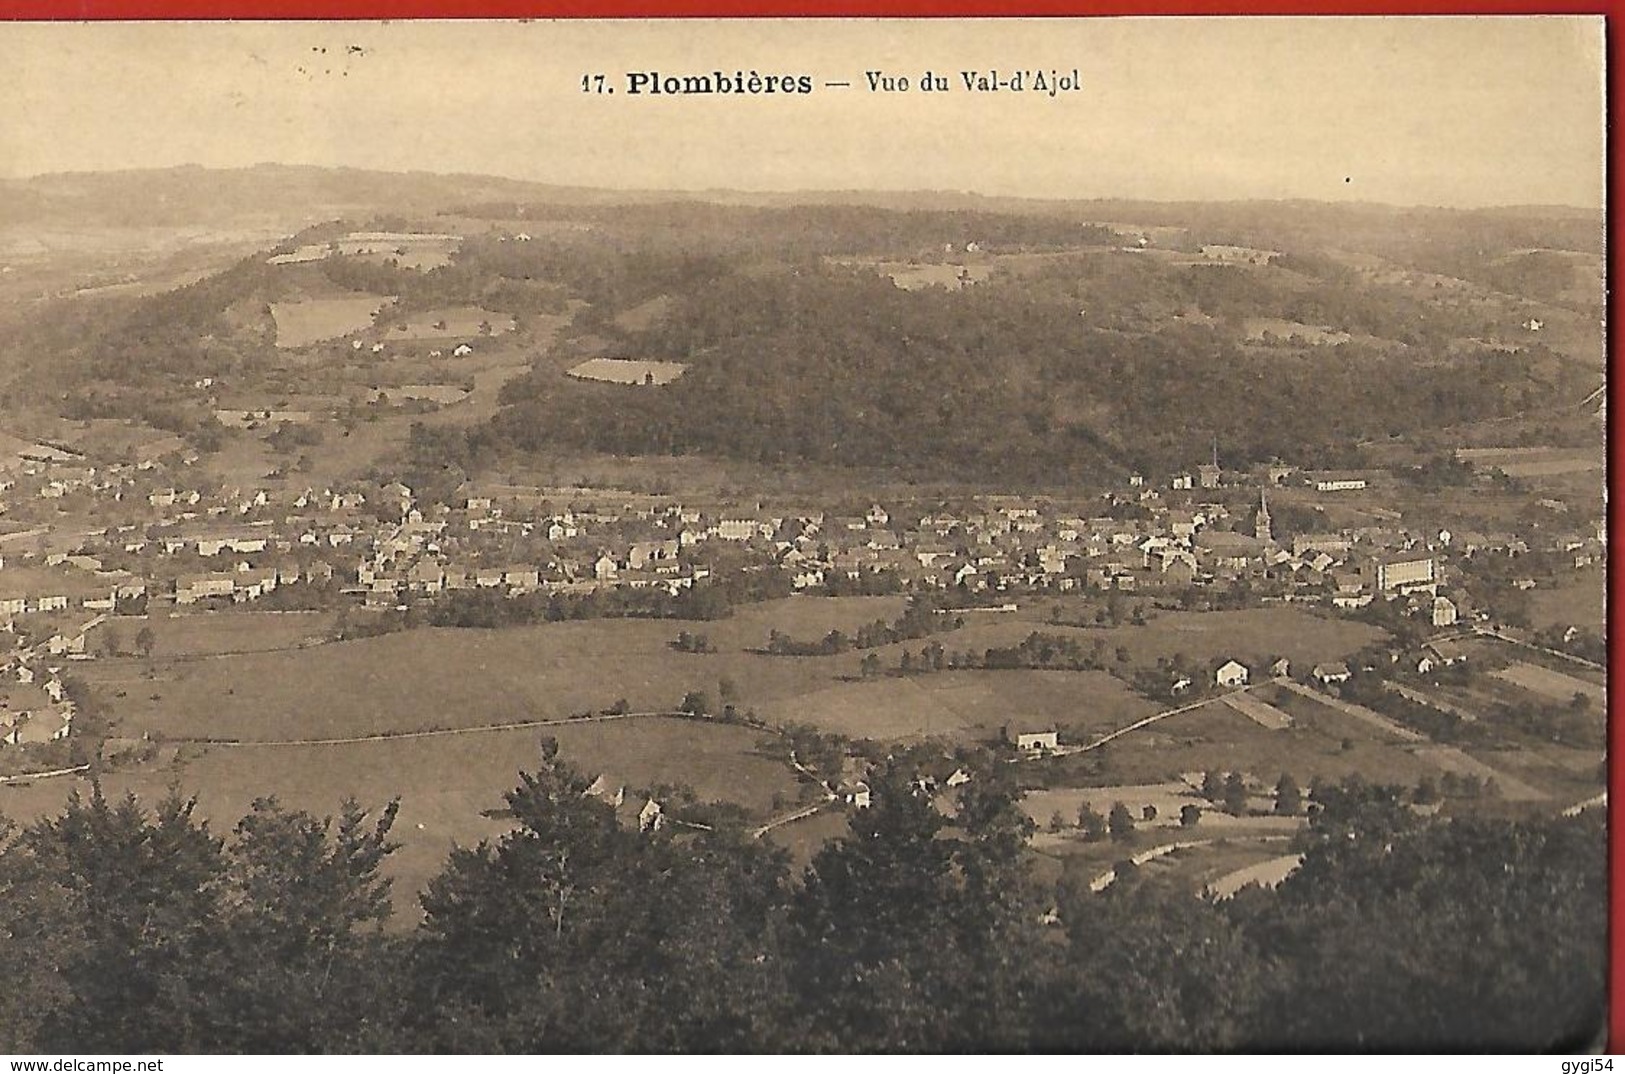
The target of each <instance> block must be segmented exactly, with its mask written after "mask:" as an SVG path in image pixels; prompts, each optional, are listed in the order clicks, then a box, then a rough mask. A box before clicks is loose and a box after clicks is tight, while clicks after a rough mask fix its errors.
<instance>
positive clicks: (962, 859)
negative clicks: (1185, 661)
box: [0, 742, 1606, 1053]
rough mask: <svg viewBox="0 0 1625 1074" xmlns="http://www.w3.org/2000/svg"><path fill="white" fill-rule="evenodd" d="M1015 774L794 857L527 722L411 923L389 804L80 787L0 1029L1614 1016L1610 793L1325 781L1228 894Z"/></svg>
mask: <svg viewBox="0 0 1625 1074" xmlns="http://www.w3.org/2000/svg"><path fill="white" fill-rule="evenodd" d="M1010 768H1011V766H1008V765H1001V764H997V763H990V764H986V765H982V766H978V767H977V769H976V773H975V778H974V779H972V780H971V781H970V782H969V783H967V784H965V785H964V786H962V787H960V788H959V789H958V791H957V798H956V800H955V808H954V809H953V810H952V811H951V812H952V813H953V817H952V819H950V818H949V817H948V816H947V815H946V814H945V812H944V811H943V810H942V809H940V808H939V807H938V801H937V797H936V796H937V794H938V793H940V792H937V791H935V790H934V789H932V788H931V786H930V785H927V784H923V783H922V781H921V780H920V779H919V778H918V772H917V770H916V769H915V768H914V767H912V766H911V765H910V764H909V763H908V762H907V760H906V759H904V758H902V757H894V758H892V759H891V760H889V761H886V762H882V763H881V764H880V765H879V766H878V767H877V768H876V769H875V770H874V771H873V772H871V774H870V778H869V783H870V785H871V787H872V789H873V804H872V805H871V806H870V807H869V808H866V809H854V810H852V811H851V812H850V814H849V824H848V830H847V832H846V833H845V835H844V837H842V838H838V839H835V840H832V841H830V842H828V843H827V844H825V845H824V846H823V848H822V849H821V850H819V851H818V852H817V853H816V854H815V855H814V856H813V858H812V859H811V862H810V864H808V865H807V866H806V867H805V868H804V869H802V870H799V871H797V870H793V869H792V868H791V867H790V866H789V864H788V859H787V857H786V855H785V854H784V853H783V852H781V851H778V850H776V849H774V848H773V847H772V845H771V844H770V843H768V842H764V841H760V840H752V839H750V838H748V837H747V836H746V835H745V834H744V833H743V832H742V831H741V830H740V829H739V828H737V827H734V826H730V825H726V824H719V825H718V826H716V827H715V828H714V829H713V830H711V831H702V830H696V829H690V828H680V827H678V828H674V827H671V826H668V828H665V829H661V830H659V831H656V832H654V833H640V832H638V831H637V830H636V826H635V825H634V826H625V825H623V824H622V823H621V822H619V821H618V820H617V818H616V814H615V810H614V808H613V807H612V806H610V805H609V804H607V803H605V802H602V801H600V800H599V799H597V798H596V797H593V796H590V795H588V794H586V793H585V792H586V790H587V788H588V785H589V783H590V780H589V779H588V777H587V776H586V775H584V774H583V773H581V772H580V771H578V770H576V769H575V768H573V767H572V766H571V765H570V764H568V763H567V762H566V761H565V760H564V759H563V758H562V757H560V755H559V753H558V750H557V747H556V745H554V744H552V743H550V742H546V743H544V744H543V748H542V751H541V753H540V755H539V757H538V758H537V759H536V761H535V762H534V764H533V765H532V766H531V769H530V770H529V771H527V772H526V773H524V774H523V775H522V776H521V777H520V779H519V782H518V784H517V785H516V786H515V787H514V788H513V789H512V790H511V791H510V792H509V793H508V794H507V795H506V809H505V810H503V811H502V812H503V815H504V816H505V817H506V818H507V819H508V820H509V821H511V824H512V828H511V830H510V831H508V832H507V833H506V834H504V835H502V836H500V837H497V838H492V839H489V840H486V841H484V842H482V843H480V844H478V845H476V846H472V847H467V848H463V849H458V850H454V851H453V852H452V853H451V854H450V856H449V857H448V858H447V860H446V862H445V864H444V867H443V868H442V870H441V872H440V873H439V875H437V876H436V877H435V878H434V879H433V880H432V881H431V882H430V883H429V884H428V885H427V887H426V889H425V890H424V891H423V892H422V893H421V898H420V903H421V908H422V918H421V921H418V922H416V923H415V924H414V923H409V922H404V921H396V920H394V919H393V918H392V914H391V902H392V900H391V891H390V881H389V880H388V879H387V878H386V875H385V873H386V870H385V866H386V863H387V861H388V858H389V855H390V853H391V851H392V850H393V849H394V840H393V839H392V832H391V829H392V825H393V822H394V820H395V816H396V808H397V807H396V805H395V804H393V803H392V804H390V805H388V806H386V807H384V808H383V809H381V810H376V811H367V810H363V809H362V808H360V807H359V806H357V805H355V804H354V803H349V804H347V805H346V806H345V808H344V809H343V811H342V812H341V813H340V814H339V815H338V816H337V817H334V818H318V817H314V816H311V815H309V814H307V813H304V812H300V811H297V810H290V809H287V808H285V807H283V806H281V805H279V804H278V803H276V802H275V801H274V800H261V801H259V802H256V803H255V805H254V807H253V809H252V811H251V812H250V813H249V814H248V815H247V816H246V817H244V818H243V819H242V821H241V822H239V823H238V824H237V825H236V826H235V827H234V828H233V829H232V830H231V831H230V832H229V833H227V834H224V835H222V834H217V833H216V832H215V831H214V829H213V828H211V827H210V826H209V825H208V824H207V823H205V822H204V821H202V820H201V819H200V818H199V816H198V815H197V811H196V808H195V806H194V804H193V803H192V802H189V801H185V800H182V799H180V798H178V797H173V796H172V797H170V798H169V799H167V800H165V801H164V802H162V803H160V804H159V805H158V806H157V807H156V808H154V809H152V810H147V809H144V808H142V807H141V806H139V805H138V804H137V803H136V802H134V801H133V800H129V799H126V800H123V801H117V800H113V799H111V798H108V797H106V796H104V795H103V794H102V793H101V791H100V790H99V789H96V790H93V791H92V792H91V793H90V794H89V795H88V796H85V797H80V796H77V795H76V796H74V797H73V798H72V799H71V800H70V801H69V802H68V804H67V805H66V806H65V807H64V809H63V810H62V811H61V812H60V813H59V814H58V815H56V816H54V817H49V818H47V819H44V820H41V821H39V822H37V823H35V824H32V825H30V826H27V827H25V828H17V827H12V826H8V827H7V829H6V831H5V833H4V843H3V847H4V849H3V852H0V935H3V936H4V938H5V942H4V943H0V970H3V972H4V973H5V977H6V980H7V982H8V987H7V988H6V989H5V990H3V991H0V1044H3V1045H4V1046H5V1048H6V1049H7V1050H8V1051H13V1052H29V1051H45V1050H53V1049H56V1050H63V1049H66V1050H72V1051H75V1052H96V1051H116V1052H178V1053H190V1052H211V1051H221V1052H230V1051H246V1052H274V1053H286V1052H317V1051H337V1052H363V1053H365V1052H431V1051H432V1052H539V1051H546V1052H602V1051H640V1052H711V1051H796V1052H803V1051H814V1052H828V1051H862V1052H945V1051H964V1050H996V1051H1025V1050H1051V1051H1096V1050H1108V1049H1109V1050H1122V1049H1132V1050H1142V1051H1186V1050H1214V1049H1220V1050H1223V1049H1257V1048H1268V1049H1272V1050H1275V1049H1288V1050H1294V1049H1314V1050H1319V1049H1324V1048H1346V1049H1355V1050H1384V1049H1405V1050H1421V1049H1433V1048H1450V1049H1458V1048H1459V1049H1484V1050H1512V1049H1516V1050H1540V1049H1552V1048H1560V1047H1579V1046H1583V1045H1584V1044H1585V1043H1587V1042H1588V1041H1589V1040H1590V1039H1591V1037H1592V1036H1593V1035H1594V1034H1595V1033H1596V1031H1597V1030H1598V1028H1599V1026H1600V1025H1601V1017H1602V1013H1603V982H1604V952H1605V943H1604V940H1605V932H1606V909H1605V906H1606V899H1605V870H1604V832H1603V823H1602V820H1601V818H1600V816H1598V815H1597V813H1596V811H1593V812H1592V813H1590V814H1582V815H1581V816H1579V817H1575V818H1566V819H1557V818H1553V819H1539V820H1527V821H1515V822H1512V821H1490V820H1473V819H1454V820H1448V821H1445V820H1438V819H1428V818H1425V817H1422V816H1420V815H1418V814H1417V812H1416V811H1414V810H1413V809H1411V808H1410V806H1409V804H1408V803H1407V802H1405V801H1404V796H1403V795H1402V794H1401V793H1400V792H1399V790H1398V789H1397V788H1391V787H1384V786H1381V785H1375V784H1367V783H1363V782H1359V781H1351V782H1348V783H1343V784H1336V785H1327V786H1321V787H1317V788H1316V789H1314V790H1312V791H1311V792H1310V798H1311V804H1310V810H1311V816H1310V817H1309V819H1308V821H1307V828H1306V829H1305V834H1304V838H1303V843H1302V846H1303V850H1304V858H1303V863H1302V865H1301V867H1300V868H1299V869H1298V870H1297V871H1296V872H1295V873H1293V874H1292V875H1291V876H1290V877H1289V878H1288V879H1287V880H1285V881H1284V882H1283V883H1282V884H1281V885H1280V886H1279V887H1278V888H1277V889H1275V890H1273V891H1264V890H1257V889H1251V890H1244V891H1243V892H1241V893H1240V894H1238V895H1237V896H1235V897H1234V898H1232V899H1229V900H1224V901H1218V900H1213V899H1206V898H1200V897H1195V896H1192V895H1191V894H1189V893H1188V892H1186V891H1183V890H1180V889H1177V888H1174V887H1171V886H1168V885H1167V884H1165V883H1163V882H1161V881H1159V880H1156V879H1154V878H1151V877H1148V876H1144V875H1140V874H1138V873H1137V872H1136V871H1135V870H1133V869H1132V868H1126V867H1125V868H1120V869H1119V870H1118V876H1117V880H1116V882H1115V883H1113V884H1111V885H1110V886H1109V887H1108V888H1106V889H1105V890H1104V891H1103V892H1100V893H1094V892H1092V891H1090V890H1089V888H1088V886H1087V884H1084V883H1076V882H1072V881H1071V880H1063V881H1062V882H1060V883H1057V882H1055V881H1054V880H1053V879H1049V880H1045V879H1042V876H1043V875H1044V874H1041V873H1039V872H1037V871H1035V870H1034V869H1033V868H1032V867H1031V865H1032V861H1033V858H1032V855H1031V852H1030V851H1029V850H1028V849H1027V836H1028V835H1029V834H1030V833H1031V831H1032V827H1033V826H1032V822H1031V821H1030V820H1029V819H1028V818H1027V817H1026V815H1025V814H1024V813H1023V812H1022V811H1021V810H1020V808H1019V806H1018V798H1017V794H1016V791H1015V789H1014V787H1013V785H1012V784H1011V782H1010V778H1011V777H1010V776H1009V771H1010ZM1277 793H1278V794H1280V793H1281V789H1280V788H1278V791H1277ZM723 816H725V814H719V818H720V817H723ZM1127 820H1128V821H1129V823H1130V824H1131V823H1132V818H1127ZM1124 821H1125V818H1119V820H1118V825H1119V827H1120V828H1121V827H1122V826H1123V825H1124Z"/></svg>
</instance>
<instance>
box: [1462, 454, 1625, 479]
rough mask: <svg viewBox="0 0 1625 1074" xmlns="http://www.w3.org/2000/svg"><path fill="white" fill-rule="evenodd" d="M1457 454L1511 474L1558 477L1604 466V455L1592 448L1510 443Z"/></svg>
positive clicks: (1525, 476) (1489, 467)
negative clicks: (1514, 445)
mask: <svg viewBox="0 0 1625 1074" xmlns="http://www.w3.org/2000/svg"><path fill="white" fill-rule="evenodd" d="M1456 458H1457V459H1458V460H1459V461H1461V462H1464V463H1468V464H1469V465H1472V466H1476V467H1482V468H1485V469H1493V470H1499V471H1501V472H1502V473H1504V474H1506V475H1507V476H1508V477H1524V478H1528V477H1554V476H1557V475H1561V474H1572V473H1585V472H1589V471H1593V470H1601V469H1602V468H1603V463H1604V456H1603V453H1602V452H1600V451H1593V450H1591V449H1589V448H1548V447H1507V448H1458V449H1457V450H1456Z"/></svg>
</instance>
